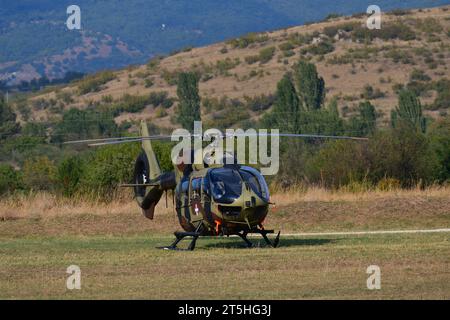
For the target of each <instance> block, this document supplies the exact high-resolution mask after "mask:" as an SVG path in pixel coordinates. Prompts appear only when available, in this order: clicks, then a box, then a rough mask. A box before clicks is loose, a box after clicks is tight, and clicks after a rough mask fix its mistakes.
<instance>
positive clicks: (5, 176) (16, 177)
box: [0, 164, 23, 195]
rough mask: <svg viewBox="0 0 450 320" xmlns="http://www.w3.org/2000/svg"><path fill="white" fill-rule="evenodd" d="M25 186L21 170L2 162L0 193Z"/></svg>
mask: <svg viewBox="0 0 450 320" xmlns="http://www.w3.org/2000/svg"><path fill="white" fill-rule="evenodd" d="M21 188H23V182H22V176H21V174H20V172H18V171H16V170H14V168H13V167H12V166H10V165H7V164H0V195H3V194H7V193H12V192H14V191H15V190H17V189H21Z"/></svg>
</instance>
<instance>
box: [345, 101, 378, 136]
mask: <svg viewBox="0 0 450 320" xmlns="http://www.w3.org/2000/svg"><path fill="white" fill-rule="evenodd" d="M358 110H359V115H358V116H355V117H352V118H351V119H350V129H349V134H350V135H355V136H367V135H369V134H372V133H373V132H374V131H375V129H376V124H377V123H376V122H377V114H376V111H375V107H374V106H373V105H372V104H371V103H370V102H369V101H364V102H361V103H360V104H359V107H358Z"/></svg>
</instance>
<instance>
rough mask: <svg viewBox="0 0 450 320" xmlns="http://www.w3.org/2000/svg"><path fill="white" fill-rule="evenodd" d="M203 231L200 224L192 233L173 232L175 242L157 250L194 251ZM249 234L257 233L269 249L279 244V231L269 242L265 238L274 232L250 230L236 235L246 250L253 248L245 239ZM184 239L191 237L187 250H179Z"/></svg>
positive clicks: (267, 238)
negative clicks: (243, 243)
mask: <svg viewBox="0 0 450 320" xmlns="http://www.w3.org/2000/svg"><path fill="white" fill-rule="evenodd" d="M202 229H203V225H202V224H200V225H199V226H198V227H197V229H196V230H195V231H194V232H175V233H174V235H175V238H176V239H175V241H174V242H173V243H172V244H171V245H170V246H166V247H159V249H164V250H178V251H193V250H194V249H195V245H196V243H197V239H198V237H200V235H201V232H202ZM249 233H259V234H260V235H261V236H262V237H263V239H264V241H265V242H266V243H267V244H268V245H269V246H271V247H273V248H276V247H278V244H279V243H280V231H278V234H277V236H276V237H275V239H274V240H273V241H271V240H270V239H269V237H267V235H268V234H273V233H275V231H274V230H265V229H252V230H250V231H242V232H239V233H237V235H238V236H239V237H240V238H241V239H242V240H244V242H245V244H246V245H247V247H248V248H252V247H253V243H252V242H251V241H250V240H249V239H248V238H247V235H248V234H249ZM185 237H192V240H191V242H190V243H189V246H188V247H187V249H180V248H178V247H177V245H178V243H179V242H180V241H181V240H183V239H184V238H185Z"/></svg>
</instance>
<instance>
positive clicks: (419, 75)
mask: <svg viewBox="0 0 450 320" xmlns="http://www.w3.org/2000/svg"><path fill="white" fill-rule="evenodd" d="M409 78H410V80H411V81H413V80H417V81H430V80H431V78H430V77H429V76H428V75H427V74H426V73H425V72H424V71H423V70H419V69H414V70H413V71H412V72H411V76H410V77H409Z"/></svg>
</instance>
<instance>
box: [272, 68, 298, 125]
mask: <svg viewBox="0 0 450 320" xmlns="http://www.w3.org/2000/svg"><path fill="white" fill-rule="evenodd" d="M273 111H274V117H275V121H274V122H275V123H274V124H275V125H276V127H278V128H279V129H280V130H281V131H283V132H288V133H298V132H300V111H301V107H300V101H299V99H298V97H297V92H296V91H295V87H294V84H293V83H292V80H291V77H290V76H289V75H288V74H286V75H285V76H284V77H283V78H282V79H281V80H280V81H279V82H278V84H277V92H276V102H275V106H274V109H273Z"/></svg>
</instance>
